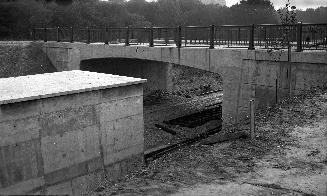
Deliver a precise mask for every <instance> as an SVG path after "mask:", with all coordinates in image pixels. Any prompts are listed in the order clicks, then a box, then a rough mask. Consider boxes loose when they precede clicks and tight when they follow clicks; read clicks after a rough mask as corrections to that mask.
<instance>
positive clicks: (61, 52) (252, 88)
mask: <svg viewBox="0 0 327 196" xmlns="http://www.w3.org/2000/svg"><path fill="white" fill-rule="evenodd" d="M44 50H45V52H46V55H47V56H48V58H49V59H50V60H51V61H52V63H53V65H54V66H55V67H56V68H57V69H58V70H59V71H63V70H76V69H81V62H82V61H84V60H88V59H101V58H122V59H139V60H147V61H156V62H162V63H170V64H177V65H184V66H189V67H193V68H197V69H202V70H205V71H209V72H214V73H218V74H220V75H221V77H222V79H223V81H224V82H223V89H224V95H223V100H224V101H223V104H222V105H223V118H224V122H226V123H232V124H234V123H238V122H240V120H245V119H247V118H248V116H249V101H250V100H251V99H256V103H257V104H263V105H272V104H275V103H276V102H278V101H279V100H280V99H282V98H283V97H285V96H290V95H293V94H297V93H299V92H301V91H303V90H305V89H308V88H309V87H314V86H321V85H324V84H326V83H327V82H326V81H327V78H326V77H327V69H326V66H327V64H326V62H327V54H326V53H322V52H292V53H291V54H290V55H288V54H287V52H286V51H280V52H279V54H277V56H278V59H276V58H275V57H276V55H274V54H271V53H269V52H267V51H266V50H247V49H240V48H238V49H231V48H227V49H226V48H225V49H208V48H175V47H171V46H169V47H147V46H139V45H138V46H124V45H120V44H116V45H105V44H103V43H101V44H96V43H95V44H85V43H62V42H47V43H44ZM289 57H291V58H289ZM276 81H277V82H276ZM307 81H310V84H308V83H307Z"/></svg>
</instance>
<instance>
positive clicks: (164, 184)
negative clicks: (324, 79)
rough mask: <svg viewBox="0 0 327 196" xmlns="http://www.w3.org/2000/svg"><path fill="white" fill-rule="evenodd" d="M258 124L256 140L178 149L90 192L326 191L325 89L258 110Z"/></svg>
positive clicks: (244, 192)
mask: <svg viewBox="0 0 327 196" xmlns="http://www.w3.org/2000/svg"><path fill="white" fill-rule="evenodd" d="M256 126H257V127H256V128H257V136H256V138H255V140H253V141H251V140H249V139H240V140H235V141H229V142H224V143H219V144H215V145H211V146H208V145H201V144H200V143H198V144H196V145H193V146H189V147H186V148H183V149H179V150H178V151H176V152H173V153H170V154H168V155H165V156H163V157H161V158H160V159H157V160H155V161H152V162H151V163H150V164H149V165H147V166H145V167H143V168H142V169H141V170H140V171H137V172H135V173H134V174H132V175H130V176H126V179H124V180H122V181H120V182H118V183H116V184H112V183H109V182H107V183H106V184H104V187H105V189H104V190H101V189H100V190H101V191H98V192H93V193H91V195H322V196H325V195H327V90H326V89H325V90H319V89H315V90H313V91H312V92H309V93H307V94H306V95H303V96H301V97H296V98H293V99H290V100H286V101H284V102H283V103H280V104H279V105H277V106H276V107H273V108H269V109H268V110H265V111H262V112H260V114H258V115H257V118H256ZM241 129H242V130H247V129H248V127H246V126H245V127H243V128H241ZM236 131H237V130H236ZM223 132H224V131H223ZM219 134H223V133H219Z"/></svg>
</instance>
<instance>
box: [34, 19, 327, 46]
mask: <svg viewBox="0 0 327 196" xmlns="http://www.w3.org/2000/svg"><path fill="white" fill-rule="evenodd" d="M33 39H34V40H43V41H57V42H84V43H105V44H124V45H126V46H129V45H146V46H149V47H155V46H167V45H176V46H177V47H178V48H181V47H209V48H210V49H213V48H215V47H229V48H248V49H250V50H253V49H255V48H275V49H280V48H288V47H290V48H295V49H296V51H302V50H327V24H302V23H298V24H294V25H271V24H261V25H250V26H246V25H222V26H214V25H211V26H178V27H140V28H135V27H123V28H121V27H119V28H72V27H55V28H36V29H33Z"/></svg>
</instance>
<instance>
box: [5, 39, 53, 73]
mask: <svg viewBox="0 0 327 196" xmlns="http://www.w3.org/2000/svg"><path fill="white" fill-rule="evenodd" d="M55 71H57V70H56V68H55V67H54V66H53V65H52V64H51V62H50V60H49V59H48V58H47V56H46V55H45V54H44V52H43V51H42V46H41V45H40V44H38V43H33V42H30V41H0V78H7V77H17V76H25V75H34V74H42V73H51V72H55Z"/></svg>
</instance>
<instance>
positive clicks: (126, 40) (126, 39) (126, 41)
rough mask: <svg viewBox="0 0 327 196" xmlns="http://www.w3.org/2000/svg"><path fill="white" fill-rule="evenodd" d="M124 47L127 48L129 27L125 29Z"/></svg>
mask: <svg viewBox="0 0 327 196" xmlns="http://www.w3.org/2000/svg"><path fill="white" fill-rule="evenodd" d="M125 46H129V27H127V29H126V37H125Z"/></svg>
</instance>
